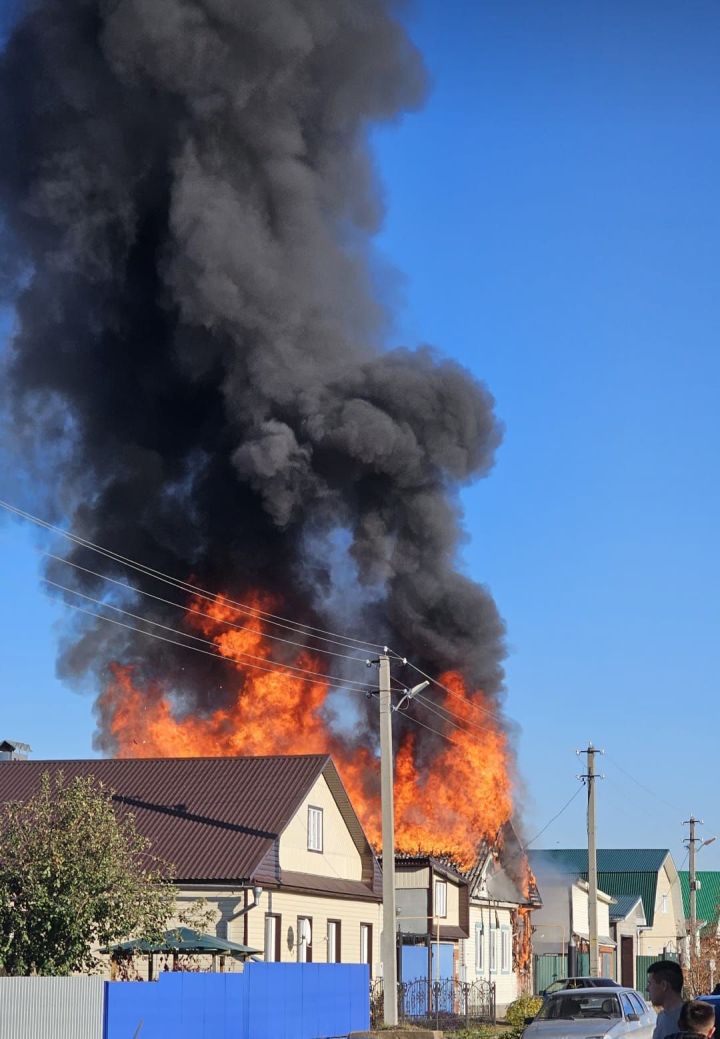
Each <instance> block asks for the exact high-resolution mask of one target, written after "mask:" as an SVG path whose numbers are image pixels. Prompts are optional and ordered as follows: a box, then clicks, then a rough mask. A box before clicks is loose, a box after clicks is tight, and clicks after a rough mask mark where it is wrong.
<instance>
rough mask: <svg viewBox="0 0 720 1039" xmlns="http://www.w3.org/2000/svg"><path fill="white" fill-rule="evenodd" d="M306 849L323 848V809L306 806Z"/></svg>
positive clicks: (318, 849)
mask: <svg viewBox="0 0 720 1039" xmlns="http://www.w3.org/2000/svg"><path fill="white" fill-rule="evenodd" d="M307 846H308V851H322V850H323V810H322V808H313V807H312V806H311V807H309V808H308V845H307Z"/></svg>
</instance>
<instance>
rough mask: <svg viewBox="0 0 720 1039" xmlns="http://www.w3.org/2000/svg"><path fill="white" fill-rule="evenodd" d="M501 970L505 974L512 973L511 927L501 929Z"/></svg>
mask: <svg viewBox="0 0 720 1039" xmlns="http://www.w3.org/2000/svg"><path fill="white" fill-rule="evenodd" d="M500 970H501V971H502V973H503V974H509V973H510V928H509V927H502V928H501V929H500Z"/></svg>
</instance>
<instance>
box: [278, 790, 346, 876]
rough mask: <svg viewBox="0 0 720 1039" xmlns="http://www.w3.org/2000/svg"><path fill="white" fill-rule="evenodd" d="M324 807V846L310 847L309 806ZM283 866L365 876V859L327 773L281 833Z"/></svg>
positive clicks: (301, 871) (297, 869) (334, 873)
mask: <svg viewBox="0 0 720 1039" xmlns="http://www.w3.org/2000/svg"><path fill="white" fill-rule="evenodd" d="M311 806H312V807H314V808H322V812H323V850H322V851H321V852H320V851H309V850H308V808H309V807H311ZM279 857H280V868H281V869H287V870H293V871H295V872H298V873H315V874H317V875H320V876H323V877H342V878H343V880H361V879H362V860H361V858H360V852H359V851H358V849H357V847H356V846H355V842H354V841H353V839H352V837H351V836H350V834H349V832H348V828H347V825H346V823H345V820H344V819H343V817H342V815H341V813H340V810H339V808H338V806H337V804H336V802H335V798H334V797H333V795H332V793H331V791H330V788H329V787H328V785H327V783H326V781H325V777H324V776H318V778H317V780H316V781H315V783H314V785H313V787H312V789H311V791H310V793H309V794H308V796H307V797H306V798H305V800H304V801H303V803H302V804H301V806H300V808H299V809H298V811H297V812H296V813H295V815H294V816H293V818H292V820H291V821H290V823H289V824H288V826H286V828H285V830H284V831H283V833H282V834H281V835H280V846H279Z"/></svg>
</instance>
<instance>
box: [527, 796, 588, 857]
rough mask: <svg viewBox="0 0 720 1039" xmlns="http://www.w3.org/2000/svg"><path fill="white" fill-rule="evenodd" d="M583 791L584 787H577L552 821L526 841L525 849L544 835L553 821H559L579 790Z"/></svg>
mask: <svg viewBox="0 0 720 1039" xmlns="http://www.w3.org/2000/svg"><path fill="white" fill-rule="evenodd" d="M583 789H584V787H582V786H579V787H578V788H577V790H576V791H575V793H574V794H573V795H572V797H571V798H570V800H569V801H566V802H565V804H564V805H563V806H562V808H561V809H560V811H559V812H556V813H555V815H554V816H553V817H552V819H550V820H549V822H547V823H545V825H544V826H543V828H542V830H540V831H539V833H536V834H535V836H534V837H533V838H532V840H529V841H528V842H527V843H526V845H525V847H526V848H529V847H530V845H531V844H534V843H535V841H536V840H537V839H538V837H542V835H543V834H544V833H545V831H546V830H547V829H548V827H549V826H551V825H552V824H553V823H554V822H555V820H556V819H559V818H560V816H561V815H562V814H563V812H564V811H565V809H566V808H569V807H570V805H571V804H572V803H573V801H574V800H575V798H576V797H577V795H578V794H579V793H580V791H581V790H583Z"/></svg>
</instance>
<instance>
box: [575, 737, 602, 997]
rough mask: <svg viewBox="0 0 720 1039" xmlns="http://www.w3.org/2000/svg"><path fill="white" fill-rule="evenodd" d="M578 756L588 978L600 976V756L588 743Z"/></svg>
mask: <svg viewBox="0 0 720 1039" xmlns="http://www.w3.org/2000/svg"><path fill="white" fill-rule="evenodd" d="M577 753H578V754H587V773H586V774H585V775H583V776H580V777H579V778H580V779H582V780H584V781H585V782H587V788H588V807H587V841H588V924H589V939H590V941H589V946H590V977H591V978H598V977H599V976H600V943H599V941H598V915H597V892H598V887H597V841H596V827H595V779H596V778H597V777H596V775H595V755H596V754H602V753H603V751H602V750H597V749H596V748H595V747H593V745H592V743H589V744H588V745H587V747H586V748H585V750H579V751H578V752H577Z"/></svg>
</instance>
